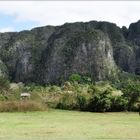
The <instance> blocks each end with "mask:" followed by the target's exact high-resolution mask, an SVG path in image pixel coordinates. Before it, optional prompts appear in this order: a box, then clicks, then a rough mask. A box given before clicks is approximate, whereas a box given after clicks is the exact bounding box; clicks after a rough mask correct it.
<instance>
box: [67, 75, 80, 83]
mask: <svg viewBox="0 0 140 140" xmlns="http://www.w3.org/2000/svg"><path fill="white" fill-rule="evenodd" d="M69 81H71V82H80V81H81V76H80V75H79V74H72V75H71V76H70V77H69Z"/></svg>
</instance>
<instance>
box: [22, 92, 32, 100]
mask: <svg viewBox="0 0 140 140" xmlns="http://www.w3.org/2000/svg"><path fill="white" fill-rule="evenodd" d="M30 97H31V94H30V93H27V92H24V93H21V94H20V98H21V100H28V99H30Z"/></svg>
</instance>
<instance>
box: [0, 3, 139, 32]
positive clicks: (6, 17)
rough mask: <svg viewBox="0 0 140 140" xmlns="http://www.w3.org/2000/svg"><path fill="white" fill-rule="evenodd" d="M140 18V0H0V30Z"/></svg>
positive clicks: (118, 22)
mask: <svg viewBox="0 0 140 140" xmlns="http://www.w3.org/2000/svg"><path fill="white" fill-rule="evenodd" d="M139 19H140V1H40V2H39V1H11V2H10V1H0V32H7V31H21V30H26V29H28V30H29V29H31V28H34V27H38V26H45V25H61V24H64V23H66V22H76V21H90V20H97V21H109V22H113V23H116V24H117V25H118V26H120V27H121V26H123V25H125V26H127V27H128V26H129V24H130V23H132V22H136V21H138V20H139Z"/></svg>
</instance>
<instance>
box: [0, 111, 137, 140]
mask: <svg viewBox="0 0 140 140" xmlns="http://www.w3.org/2000/svg"><path fill="white" fill-rule="evenodd" d="M0 140H140V116H139V115H138V113H127V112H126V113H90V112H77V111H64V110H49V111H46V112H27V113H0Z"/></svg>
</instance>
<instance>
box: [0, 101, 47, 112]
mask: <svg viewBox="0 0 140 140" xmlns="http://www.w3.org/2000/svg"><path fill="white" fill-rule="evenodd" d="M43 110H45V106H44V105H43V104H41V103H38V102H35V101H2V102H0V112H26V111H43Z"/></svg>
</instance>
